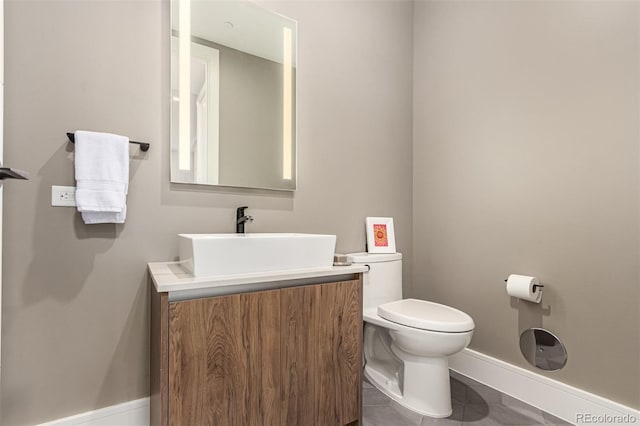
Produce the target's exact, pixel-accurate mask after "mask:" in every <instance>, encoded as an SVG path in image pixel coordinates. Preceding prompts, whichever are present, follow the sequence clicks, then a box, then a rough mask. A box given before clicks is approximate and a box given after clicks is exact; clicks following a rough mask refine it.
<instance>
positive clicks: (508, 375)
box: [449, 348, 640, 425]
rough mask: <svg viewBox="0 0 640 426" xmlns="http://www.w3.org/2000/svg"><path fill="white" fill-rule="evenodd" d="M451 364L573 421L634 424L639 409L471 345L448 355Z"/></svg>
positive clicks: (638, 415)
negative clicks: (516, 364) (476, 349)
mask: <svg viewBox="0 0 640 426" xmlns="http://www.w3.org/2000/svg"><path fill="white" fill-rule="evenodd" d="M449 366H450V368H451V369H452V370H453V371H455V372H457V373H460V374H462V375H463V376H467V377H469V378H471V379H473V380H475V381H478V382H480V383H482V384H485V385H487V386H489V387H492V388H494V389H496V390H498V391H500V392H502V393H504V394H507V395H509V396H512V397H514V398H516V399H519V400H521V401H524V402H526V403H527V404H529V405H533V406H534V407H537V408H539V409H541V410H543V411H546V412H547V413H550V414H552V415H554V416H556V417H559V418H561V419H563V420H565V421H567V422H570V423H572V424H576V425H581V424H602V425H605V424H606V425H615V424H637V425H640V411H638V410H636V409H633V408H630V407H627V406H625V405H622V404H619V403H617V402H614V401H611V400H609V399H606V398H603V397H600V396H598V395H595V394H592V393H589V392H586V391H583V390H581V389H578V388H575V387H573V386H570V385H567V384H564V383H562V382H559V381H557V380H553V379H550V378H548V377H545V376H542V375H540V374H536V373H534V372H532V371H529V370H525V369H524V368H520V367H517V366H515V365H513V364H509V363H507V362H504V361H500V360H499V359H496V358H493V357H490V356H488V355H485V354H483V353H480V352H477V351H474V350H472V349H468V348H467V349H465V350H463V351H462V352H460V353H458V354H456V355H454V356H452V357H450V358H449Z"/></svg>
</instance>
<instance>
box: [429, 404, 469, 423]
mask: <svg viewBox="0 0 640 426" xmlns="http://www.w3.org/2000/svg"><path fill="white" fill-rule="evenodd" d="M451 406H452V408H453V413H451V415H450V416H449V417H447V418H444V419H436V418H433V417H427V416H424V417H422V423H421V424H420V426H440V425H443V426H445V425H446V426H462V418H463V415H464V404H463V403H461V402H456V401H452V403H451Z"/></svg>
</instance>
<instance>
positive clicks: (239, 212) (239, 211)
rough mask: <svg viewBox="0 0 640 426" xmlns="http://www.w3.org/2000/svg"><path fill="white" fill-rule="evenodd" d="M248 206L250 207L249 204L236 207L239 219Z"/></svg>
mask: <svg viewBox="0 0 640 426" xmlns="http://www.w3.org/2000/svg"><path fill="white" fill-rule="evenodd" d="M248 208H249V207H248V206H243V207H238V208H237V209H236V217H237V218H238V219H239V218H241V217H242V216H244V211H245V209H248Z"/></svg>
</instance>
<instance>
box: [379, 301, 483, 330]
mask: <svg viewBox="0 0 640 426" xmlns="http://www.w3.org/2000/svg"><path fill="white" fill-rule="evenodd" d="M378 315H380V316H381V317H382V318H384V319H386V320H389V321H392V322H395V323H398V324H402V325H406V326H409V327H414V328H419V329H421V330H430V331H441V332H445V333H461V332H465V331H471V330H473V328H474V327H475V324H474V323H473V319H472V318H471V317H470V316H469V315H467V314H465V313H464V312H462V311H459V310H457V309H455V308H452V307H450V306H445V305H441V304H439V303H433V302H427V301H426V300H417V299H404V300H398V301H395V302H389V303H385V304H383V305H380V306H378Z"/></svg>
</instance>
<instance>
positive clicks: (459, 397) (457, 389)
mask: <svg viewBox="0 0 640 426" xmlns="http://www.w3.org/2000/svg"><path fill="white" fill-rule="evenodd" d="M467 388H468V386H467V385H465V384H464V383H462V382H460V381H458V380H456V379H453V378H452V379H451V400H452V401H457V402H461V403H463V404H464V403H465V402H466V400H467Z"/></svg>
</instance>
